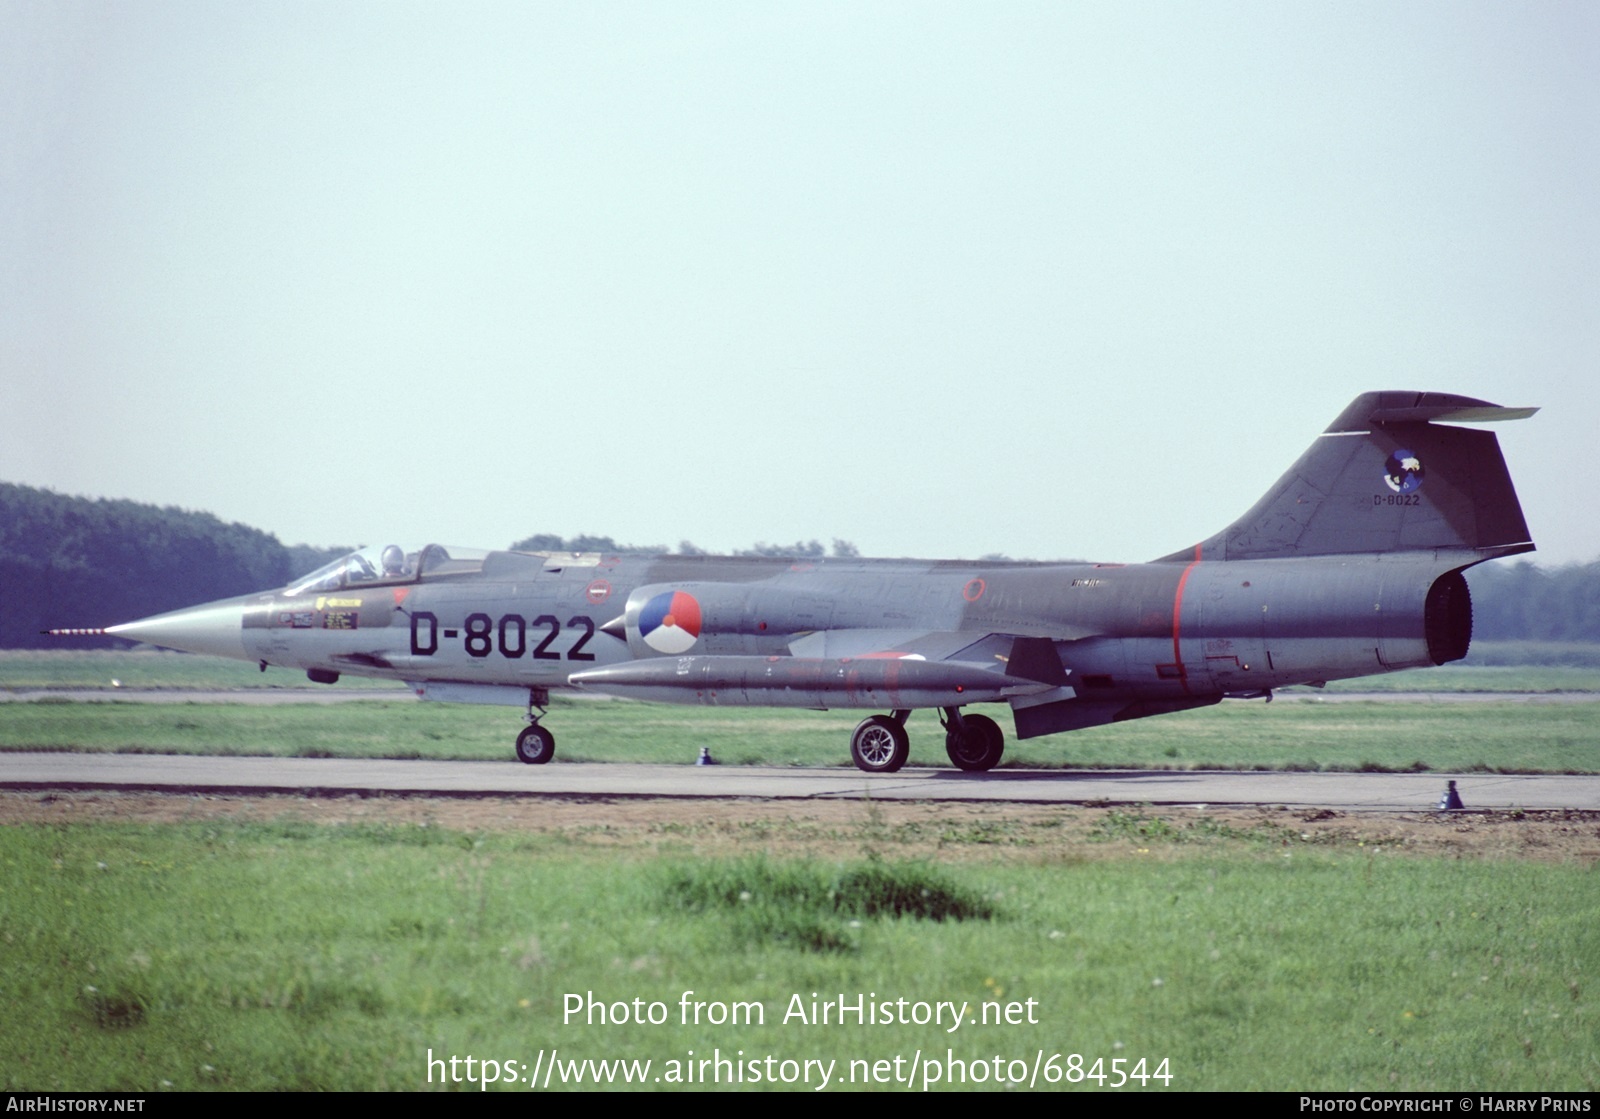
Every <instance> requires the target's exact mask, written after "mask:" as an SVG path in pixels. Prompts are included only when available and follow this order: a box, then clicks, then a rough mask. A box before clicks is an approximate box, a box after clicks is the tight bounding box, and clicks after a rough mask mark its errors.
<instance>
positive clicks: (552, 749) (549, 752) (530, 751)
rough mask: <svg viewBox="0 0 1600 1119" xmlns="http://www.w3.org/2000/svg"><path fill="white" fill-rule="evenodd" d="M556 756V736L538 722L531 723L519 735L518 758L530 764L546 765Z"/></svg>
mask: <svg viewBox="0 0 1600 1119" xmlns="http://www.w3.org/2000/svg"><path fill="white" fill-rule="evenodd" d="M555 756H556V736H555V735H553V734H551V733H550V732H549V731H547V730H545V729H544V728H543V727H541V726H540V725H539V724H538V723H529V724H528V725H527V726H525V727H523V728H522V733H521V734H519V735H517V760H518V761H519V762H525V763H526V764H528V765H544V763H545V762H547V761H549V760H550V759H551V758H553V757H555Z"/></svg>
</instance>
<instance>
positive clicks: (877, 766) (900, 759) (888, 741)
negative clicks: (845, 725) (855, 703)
mask: <svg viewBox="0 0 1600 1119" xmlns="http://www.w3.org/2000/svg"><path fill="white" fill-rule="evenodd" d="M910 756H911V738H910V736H909V735H907V734H906V728H905V727H903V726H901V725H900V724H899V723H898V722H896V721H895V720H894V719H892V718H890V717H889V716H888V715H872V716H870V717H868V718H865V719H862V720H861V723H860V725H859V726H857V727H856V729H855V733H854V734H852V735H851V736H850V757H851V758H852V759H854V761H855V763H856V768H858V769H862V770H865V771H866V772H868V773H893V772H895V770H897V769H899V768H900V767H901V766H903V765H905V764H906V758H908V757H910Z"/></svg>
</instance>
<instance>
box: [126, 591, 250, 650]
mask: <svg viewBox="0 0 1600 1119" xmlns="http://www.w3.org/2000/svg"><path fill="white" fill-rule="evenodd" d="M244 611H245V600H244V599H237V598H232V599H225V600H223V601H221V602H208V603H206V604H205V605H204V606H191V607H189V608H188V609H187V610H174V611H172V612H171V613H170V614H157V615H156V616H155V617H153V618H140V619H139V620H138V621H137V622H126V623H124V624H123V625H120V626H109V627H107V629H106V636H108V637H120V638H122V639H123V640H125V641H143V642H146V643H147V644H150V645H160V646H161V647H162V648H163V649H181V650H182V651H184V652H185V653H205V654H208V655H210V656H213V657H234V658H236V659H238V660H254V659H255V658H254V657H252V656H251V655H250V654H249V653H247V652H245V648H244V634H243V632H242V631H243V626H244Z"/></svg>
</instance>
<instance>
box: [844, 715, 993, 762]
mask: <svg viewBox="0 0 1600 1119" xmlns="http://www.w3.org/2000/svg"><path fill="white" fill-rule="evenodd" d="M910 714H911V712H910V711H904V710H902V711H896V712H894V713H893V714H892V715H870V716H868V717H867V718H865V719H862V720H861V723H860V725H858V726H857V727H856V729H855V733H853V734H852V735H851V736H850V757H851V759H852V760H854V762H855V763H856V768H858V769H862V770H865V771H866V772H868V773H893V772H895V771H896V770H898V769H899V768H900V767H901V766H903V765H905V764H906V758H907V757H909V756H910V754H911V740H910V737H909V736H908V735H907V734H906V717H907V716H908V715H910ZM939 721H940V722H941V723H942V724H944V748H945V753H947V754H949V755H950V760H951V761H952V762H953V763H955V766H956V768H957V769H964V770H966V771H968V772H969V773H982V772H984V771H986V770H990V769H993V768H994V767H995V766H996V765H998V764H999V763H1000V757H1001V755H1002V754H1004V753H1005V748H1006V736H1005V732H1004V731H1002V730H1001V729H1000V724H999V723H996V722H995V721H994V720H993V719H991V718H989V717H988V716H987V715H963V714H962V713H961V708H959V707H946V708H944V709H943V710H942V711H941V712H940V715H939Z"/></svg>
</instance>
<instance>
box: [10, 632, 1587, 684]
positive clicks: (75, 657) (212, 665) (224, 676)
mask: <svg viewBox="0 0 1600 1119" xmlns="http://www.w3.org/2000/svg"><path fill="white" fill-rule="evenodd" d="M1491 648H1494V649H1498V650H1502V651H1501V652H1500V653H1499V655H1498V656H1497V657H1496V663H1493V664H1486V665H1461V664H1449V665H1445V666H1443V667H1442V668H1421V669H1412V670H1409V671H1406V672H1393V673H1388V674H1386V675H1383V676H1364V677H1362V678H1360V679H1358V680H1338V681H1335V682H1334V683H1332V684H1330V685H1329V690H1330V691H1334V692H1350V691H1354V692H1369V691H1401V692H1559V691H1576V692H1600V664H1597V662H1600V647H1591V646H1564V645H1536V644H1532V643H1523V644H1512V643H1506V644H1505V645H1504V646H1491ZM1541 660H1543V661H1547V662H1548V663H1540V661H1541ZM112 681H116V682H117V684H116V685H115V686H118V687H123V688H173V689H184V688H194V689H212V690H215V689H228V688H248V689H251V690H255V689H272V690H282V689H297V690H306V691H326V690H327V689H328V687H329V685H326V684H313V683H311V681H309V680H307V679H306V677H305V675H304V674H303V673H299V672H294V671H291V670H289V669H283V668H269V669H268V670H267V671H266V672H261V671H258V670H257V668H256V666H255V665H253V664H249V663H247V662H244V661H232V660H225V659H223V658H221V657H200V656H191V655H189V654H187V653H169V652H160V651H152V650H140V651H134V652H113V651H109V650H108V651H87V652H85V651H74V652H64V651H53V650H48V649H4V650H0V691H24V690H31V689H42V688H68V689H74V688H76V689H93V690H105V689H111V688H112V687H113V686H114V685H113V683H112ZM332 686H333V687H335V688H340V689H347V688H358V689H365V688H392V689H399V688H401V687H402V685H400V684H396V683H393V682H386V681H382V680H367V679H363V678H361V677H357V676H346V677H344V678H342V679H341V680H340V681H339V682H338V683H337V684H334V685H332ZM1307 690H1309V689H1307Z"/></svg>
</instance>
